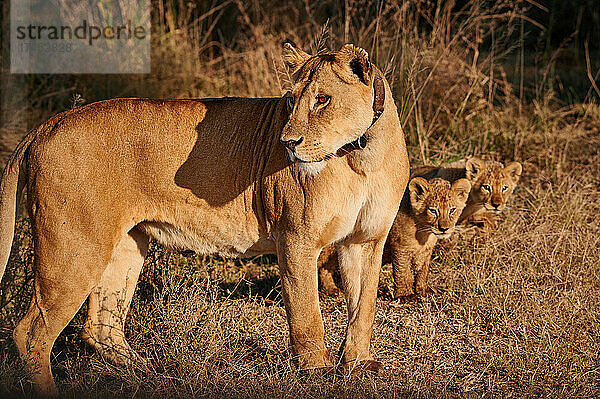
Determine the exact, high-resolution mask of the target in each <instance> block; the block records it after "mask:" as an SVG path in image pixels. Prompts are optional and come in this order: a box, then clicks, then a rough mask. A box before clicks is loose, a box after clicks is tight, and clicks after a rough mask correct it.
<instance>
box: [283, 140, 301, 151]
mask: <svg viewBox="0 0 600 399" xmlns="http://www.w3.org/2000/svg"><path fill="white" fill-rule="evenodd" d="M302 140H304V137H300V138H299V139H298V140H281V142H282V143H283V145H284V146H286V147H287V148H289V149H290V150H292V151H294V148H296V146H297V145H299V144H300V143H302Z"/></svg>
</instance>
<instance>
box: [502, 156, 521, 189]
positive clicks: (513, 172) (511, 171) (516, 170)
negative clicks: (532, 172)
mask: <svg viewBox="0 0 600 399" xmlns="http://www.w3.org/2000/svg"><path fill="white" fill-rule="evenodd" d="M504 171H505V172H506V173H507V174H508V175H509V176H510V178H511V179H512V181H513V182H514V183H515V184H516V183H517V182H518V181H519V178H520V177H521V172H522V171H523V167H522V166H521V164H520V163H518V162H516V161H515V162H511V163H509V164H508V165H506V166H505V167H504Z"/></svg>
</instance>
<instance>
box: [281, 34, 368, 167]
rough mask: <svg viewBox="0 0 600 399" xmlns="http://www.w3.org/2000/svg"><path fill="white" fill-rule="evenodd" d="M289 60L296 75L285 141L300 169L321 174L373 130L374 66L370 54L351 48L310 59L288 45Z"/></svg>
mask: <svg viewBox="0 0 600 399" xmlns="http://www.w3.org/2000/svg"><path fill="white" fill-rule="evenodd" d="M284 58H285V61H286V64H287V65H288V66H289V67H290V68H292V70H293V71H294V73H293V76H294V86H293V88H292V90H291V92H290V97H289V98H290V100H289V106H290V112H291V115H290V118H289V121H288V123H287V124H286V126H285V128H284V129H283V133H282V135H281V141H282V143H284V145H285V146H286V147H287V150H288V153H289V155H290V158H291V159H292V161H295V162H297V163H298V166H299V168H300V169H301V170H304V171H307V172H317V173H318V172H319V171H320V170H321V169H322V168H324V167H325V162H326V161H327V159H329V158H331V157H333V156H334V155H335V154H336V152H337V151H338V150H339V149H340V148H341V147H343V146H344V145H345V144H348V143H351V142H353V141H355V140H356V139H358V138H359V137H361V136H362V135H363V134H364V133H365V132H366V130H367V129H368V128H369V126H370V125H371V122H372V120H373V100H374V96H373V73H374V70H373V66H372V65H371V63H370V62H369V59H368V54H367V53H366V51H364V50H362V49H360V48H358V47H355V46H353V45H351V44H347V45H345V46H343V47H342V48H341V49H340V50H339V51H334V52H329V53H322V54H318V55H316V56H310V55H308V54H306V53H305V52H303V51H302V50H300V49H298V48H295V47H293V46H292V45H291V44H290V43H286V45H285V46H284ZM367 145H368V144H367Z"/></svg>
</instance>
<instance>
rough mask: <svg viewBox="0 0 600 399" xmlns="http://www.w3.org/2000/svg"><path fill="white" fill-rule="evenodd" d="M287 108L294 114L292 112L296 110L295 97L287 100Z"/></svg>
mask: <svg viewBox="0 0 600 399" xmlns="http://www.w3.org/2000/svg"><path fill="white" fill-rule="evenodd" d="M287 106H288V109H289V111H290V112H292V110H293V109H294V97H291V96H290V97H288V99H287Z"/></svg>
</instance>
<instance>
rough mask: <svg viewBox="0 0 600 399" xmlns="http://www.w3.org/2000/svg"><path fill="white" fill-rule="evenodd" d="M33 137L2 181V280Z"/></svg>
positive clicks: (18, 151) (20, 149) (15, 155)
mask: <svg viewBox="0 0 600 399" xmlns="http://www.w3.org/2000/svg"><path fill="white" fill-rule="evenodd" d="M32 138H33V135H31V134H30V135H29V136H27V137H26V138H25V140H23V141H22V142H21V143H20V144H19V146H18V147H17V149H16V150H15V152H14V153H13V154H12V156H11V157H10V159H9V161H8V163H7V164H6V167H5V168H4V173H3V174H2V180H0V280H1V279H2V276H3V275H4V270H5V269H6V264H7V263H8V258H9V257H10V249H11V247H12V241H13V236H14V234H15V221H16V218H17V209H18V203H19V200H20V198H21V193H22V192H23V186H24V185H25V182H26V180H27V179H26V170H27V168H26V162H27V159H26V156H25V154H26V153H27V149H28V148H29V145H30V144H31V141H32Z"/></svg>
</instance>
